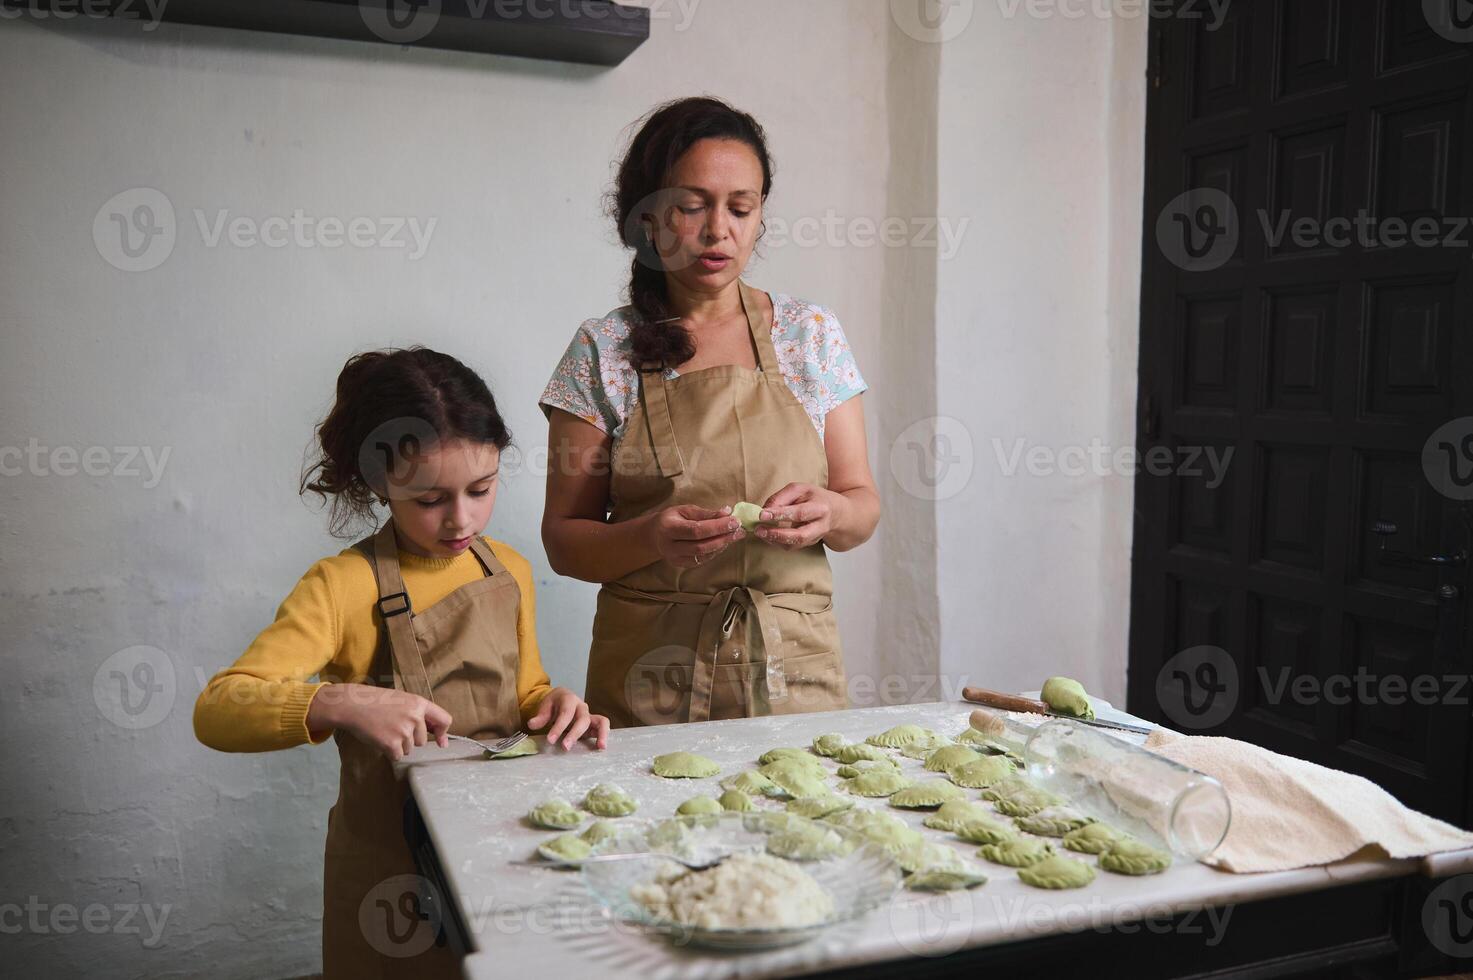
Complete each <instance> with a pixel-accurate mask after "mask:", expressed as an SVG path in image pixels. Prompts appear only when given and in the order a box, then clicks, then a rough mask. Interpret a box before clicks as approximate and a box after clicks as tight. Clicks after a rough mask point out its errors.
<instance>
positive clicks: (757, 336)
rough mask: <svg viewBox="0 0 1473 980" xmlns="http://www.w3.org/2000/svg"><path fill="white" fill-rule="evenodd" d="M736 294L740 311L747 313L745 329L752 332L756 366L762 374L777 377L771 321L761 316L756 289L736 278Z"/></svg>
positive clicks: (775, 352)
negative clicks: (739, 299)
mask: <svg viewBox="0 0 1473 980" xmlns="http://www.w3.org/2000/svg"><path fill="white" fill-rule="evenodd" d="M737 295H738V296H739V297H740V298H741V301H742V312H743V313H745V314H747V330H748V331H749V332H750V333H751V334H752V346H753V347H755V348H756V350H757V367H758V369H759V370H761V371H762V373H763V374H766V375H768V376H770V377H777V374H778V367H777V349H776V348H774V347H773V346H772V321H771V320H767V319H765V318H764V317H763V316H762V304H761V303H759V302H757V290H755V289H753V288H752V287H751V286H748V285H747V284H746V283H745V282H743V281H742V280H740V279H738V280H737ZM774 312H776V311H775V310H774Z"/></svg>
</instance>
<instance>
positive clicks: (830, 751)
mask: <svg viewBox="0 0 1473 980" xmlns="http://www.w3.org/2000/svg"><path fill="white" fill-rule="evenodd" d="M848 744H849V740H848V739H846V738H845V737H844V736H843V735H840V734H839V733H838V732H829V733H828V734H826V735H820V736H818V737H817V738H815V739H814V740H813V751H815V752H817V753H818V754H819V755H822V756H830V757H832V756H833V755H834V754H835V753H837V752H838V751H839V750H840V749H842V748H843V747H844V746H846V745H848Z"/></svg>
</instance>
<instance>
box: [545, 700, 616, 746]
mask: <svg viewBox="0 0 1473 980" xmlns="http://www.w3.org/2000/svg"><path fill="white" fill-rule="evenodd" d="M549 721H551V722H552V727H551V728H549V729H548V730H547V744H548V745H555V744H556V743H557V740H558V739H559V738H562V740H563V748H564V749H571V748H572V747H573V743H574V742H576V741H578V740H579V739H580V738H585V737H587V738H594V739H596V740H597V742H596V744H597V746H598V748H600V749H603V748H607V747H608V744H609V720H608V719H607V718H605V717H604V716H603V715H593V714H589V713H588V703H587V702H586V701H584V700H583V699H582V698H580V697H579V696H578V695H576V694H574V693H573V692H572V691H570V690H568V689H567V688H566V687H555V688H553V689H552V690H551V691H548V692H547V694H546V695H545V696H544V697H543V698H542V703H541V704H539V705H538V706H537V711H536V713H535V714H533V715H532V717H531V718H528V719H527V730H528V731H534V732H535V731H536V730H537V729H539V728H541V727H542V726H544V725H546V724H547V723H548V722H549Z"/></svg>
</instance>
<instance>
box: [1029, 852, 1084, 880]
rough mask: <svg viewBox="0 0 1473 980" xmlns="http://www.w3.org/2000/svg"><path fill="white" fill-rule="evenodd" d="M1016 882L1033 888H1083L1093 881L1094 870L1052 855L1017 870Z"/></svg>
mask: <svg viewBox="0 0 1473 980" xmlns="http://www.w3.org/2000/svg"><path fill="white" fill-rule="evenodd" d="M1018 880H1019V881H1021V882H1022V883H1023V884H1025V885H1032V886H1033V887H1034V888H1083V887H1084V886H1085V885H1087V884H1089V883H1090V882H1091V881H1094V880H1095V869H1094V868H1092V867H1090V866H1089V865H1087V864H1085V863H1084V862H1083V861H1076V860H1074V859H1073V858H1067V857H1064V855H1062V854H1054V855H1052V856H1050V857H1046V858H1044V859H1043V860H1042V861H1038V862H1036V863H1034V864H1030V865H1028V866H1027V867H1026V868H1019V869H1018Z"/></svg>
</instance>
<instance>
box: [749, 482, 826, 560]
mask: <svg viewBox="0 0 1473 980" xmlns="http://www.w3.org/2000/svg"><path fill="white" fill-rule="evenodd" d="M847 503H848V501H846V500H845V499H844V496H843V495H842V494H837V493H834V492H833V491H832V490H827V489H825V488H823V487H816V486H814V485H813V484H811V483H789V484H788V485H787V486H785V487H783V488H782V489H781V490H779V491H778V492H777V493H775V494H773V495H772V496H771V497H768V498H767V500H766V502H765V503H763V505H762V518H761V519H762V520H763V521H773V522H777V521H781V522H783V523H791V527H759V528H757V530H756V531H754V532H753V533H754V534H755V535H756V536H757V537H758V538H760V539H762V540H763V541H766V542H767V543H768V544H772V545H776V546H777V547H779V548H783V549H785V550H787V551H798V550H800V549H803V548H807V547H810V546H812V545H814V544H817V543H818V542H820V541H822V540H823V539H824V537H825V536H827V535H828V533H829V532H830V531H832V530H833V529H834V525H835V523H836V521H837V515H838V512H839V511H841V510H842V509H843V507H844V506H845V505H846V504H847Z"/></svg>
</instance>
